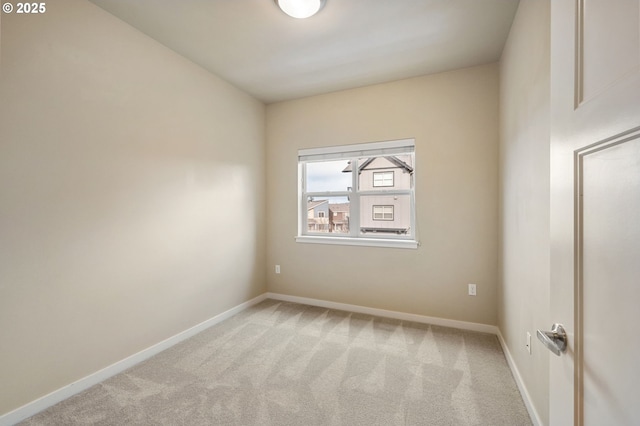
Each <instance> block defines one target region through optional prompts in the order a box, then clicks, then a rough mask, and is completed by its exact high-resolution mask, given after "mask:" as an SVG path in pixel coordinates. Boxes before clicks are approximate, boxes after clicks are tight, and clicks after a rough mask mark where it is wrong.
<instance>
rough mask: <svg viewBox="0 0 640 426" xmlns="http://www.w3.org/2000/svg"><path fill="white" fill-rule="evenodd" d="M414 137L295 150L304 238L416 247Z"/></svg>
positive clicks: (300, 236) (300, 239)
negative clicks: (296, 153)
mask: <svg viewBox="0 0 640 426" xmlns="http://www.w3.org/2000/svg"><path fill="white" fill-rule="evenodd" d="M414 147H415V143H414V140H413V139H404V140H398V141H387V142H375V143H366V144H356V145H343V146H335V147H328V148H312V149H303V150H300V151H298V170H299V191H298V197H299V198H298V199H299V203H298V211H299V214H298V236H297V238H296V241H298V242H305V243H307V242H308V243H325V244H348V245H371V246H384V247H402V248H416V247H417V241H416V232H415V190H414V185H415V153H414V151H415V148H414Z"/></svg>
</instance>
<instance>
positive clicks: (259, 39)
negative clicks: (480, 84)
mask: <svg viewBox="0 0 640 426" xmlns="http://www.w3.org/2000/svg"><path fill="white" fill-rule="evenodd" d="M90 1H91V2H93V3H95V4H96V5H98V6H100V7H101V8H103V9H105V10H107V11H108V12H110V13H112V14H113V15H115V16H117V17H118V18H120V19H122V20H123V21H125V22H127V23H129V24H130V25H132V26H133V27H135V28H137V29H139V30H140V31H142V32H143V33H145V34H147V35H149V36H150V37H152V38H154V39H156V40H157V41H159V42H160V43H162V44H164V45H166V46H167V47H169V48H171V49H173V50H174V51H176V52H178V53H179V54H181V55H183V56H184V57H186V58H188V59H190V60H191V61H193V62H195V63H197V64H199V65H200V66H202V67H204V68H205V69H207V70H210V71H211V72H213V73H214V74H216V75H218V76H219V77H222V78H223V79H225V80H226V81H228V82H230V83H232V84H234V85H235V86H237V87H239V88H241V89H243V90H245V91H246V92H248V93H250V94H252V95H253V96H255V97H256V98H258V99H260V100H262V101H264V102H266V103H271V102H276V101H281V100H287V99H294V98H300V97H305V96H310V95H316V94H320V93H327V92H333V91H337V90H343V89H349V88H354V87H360V86H366V85H370V84H376V83H382V82H387V81H393V80H399V79H403V78H409V77H415V76H419V75H425V74H433V73H437V72H442V71H448V70H452V69H457V68H465V67H470V66H474V65H480V64H485V63H489V62H494V61H497V60H498V59H499V58H500V54H501V52H502V48H503V46H504V43H505V40H506V38H507V35H508V33H509V29H510V28H511V22H512V21H513V17H514V15H515V11H516V9H517V6H518V2H519V0H327V3H326V5H325V7H324V8H323V9H322V10H321V11H320V13H318V14H317V15H316V16H314V17H311V18H309V19H304V20H299V19H294V18H291V17H289V16H287V15H285V14H284V13H283V12H281V11H280V9H278V7H277V6H276V5H275V3H274V1H273V0H90Z"/></svg>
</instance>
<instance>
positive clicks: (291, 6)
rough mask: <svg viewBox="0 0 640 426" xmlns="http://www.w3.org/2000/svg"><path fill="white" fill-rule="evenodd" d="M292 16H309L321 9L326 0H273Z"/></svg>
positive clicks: (302, 17)
mask: <svg viewBox="0 0 640 426" xmlns="http://www.w3.org/2000/svg"><path fill="white" fill-rule="evenodd" d="M274 1H275V2H276V4H277V5H278V7H279V8H280V9H281V10H282V11H283V12H284V13H286V14H287V15H289V16H291V17H292V18H298V19H304V18H310V17H312V16H313V15H315V14H316V13H318V12H319V11H320V9H322V6H324V4H325V3H326V0H274Z"/></svg>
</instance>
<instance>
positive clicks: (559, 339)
mask: <svg viewBox="0 0 640 426" xmlns="http://www.w3.org/2000/svg"><path fill="white" fill-rule="evenodd" d="M536 334H537V336H538V340H540V341H541V342H542V343H543V344H544V345H545V346H546V347H547V349H549V350H550V351H551V352H553V353H554V354H556V355H558V356H560V354H562V352H564V351H566V350H567V332H566V331H565V330H564V327H563V326H562V324H553V326H551V331H541V330H538V332H537V333H536Z"/></svg>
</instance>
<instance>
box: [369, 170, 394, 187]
mask: <svg viewBox="0 0 640 426" xmlns="http://www.w3.org/2000/svg"><path fill="white" fill-rule="evenodd" d="M373 186H393V171H391V172H373Z"/></svg>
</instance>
